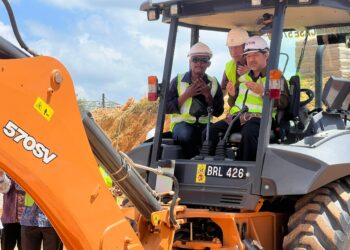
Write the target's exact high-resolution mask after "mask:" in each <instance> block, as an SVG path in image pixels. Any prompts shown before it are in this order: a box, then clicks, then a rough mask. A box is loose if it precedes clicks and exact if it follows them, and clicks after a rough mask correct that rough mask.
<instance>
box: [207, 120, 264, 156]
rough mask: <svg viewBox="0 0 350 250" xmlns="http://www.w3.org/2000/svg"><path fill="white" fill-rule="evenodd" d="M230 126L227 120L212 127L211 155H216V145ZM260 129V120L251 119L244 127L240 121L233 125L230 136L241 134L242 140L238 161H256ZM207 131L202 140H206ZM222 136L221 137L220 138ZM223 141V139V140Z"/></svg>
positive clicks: (210, 133)
mask: <svg viewBox="0 0 350 250" xmlns="http://www.w3.org/2000/svg"><path fill="white" fill-rule="evenodd" d="M228 127H229V124H228V123H227V122H226V121H225V120H221V121H218V122H216V123H214V124H211V125H210V128H209V139H210V141H211V144H212V150H211V154H214V152H215V148H216V145H217V144H218V142H219V140H220V137H223V136H224V135H225V133H226V130H227V129H228ZM259 129H260V119H259V118H255V117H254V118H251V119H250V120H249V121H247V122H246V123H245V124H244V125H241V123H240V121H239V119H238V120H237V121H236V122H235V123H234V124H233V126H232V128H231V131H230V134H232V133H237V132H240V133H241V134H242V140H241V143H240V144H239V147H238V152H237V158H236V159H237V160H242V161H255V160H256V151H257V148H258V138H259ZM205 133H206V131H205V130H204V131H203V134H202V139H203V140H204V138H205ZM220 134H221V136H220ZM221 139H222V138H221Z"/></svg>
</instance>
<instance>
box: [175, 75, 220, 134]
mask: <svg viewBox="0 0 350 250" xmlns="http://www.w3.org/2000/svg"><path fill="white" fill-rule="evenodd" d="M183 77H184V74H178V76H177V93H178V95H179V96H181V95H182V94H183V93H184V92H185V91H186V89H187V88H188V87H189V86H190V84H189V83H188V82H183V81H182V79H183ZM207 77H208V79H209V81H210V83H211V90H210V93H211V96H212V97H213V98H214V96H215V94H216V92H217V90H218V87H219V83H218V81H217V80H216V78H215V77H211V76H208V75H207ZM191 105H192V97H191V98H188V99H187V100H186V101H185V102H184V104H182V106H181V107H180V114H171V115H170V131H173V128H174V126H175V125H176V124H177V123H180V122H187V123H190V124H194V123H195V122H196V117H194V116H192V115H190V109H191ZM198 122H199V123H202V124H207V123H208V116H201V117H199V119H198Z"/></svg>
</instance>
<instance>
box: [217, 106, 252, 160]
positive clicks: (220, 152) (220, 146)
mask: <svg viewBox="0 0 350 250" xmlns="http://www.w3.org/2000/svg"><path fill="white" fill-rule="evenodd" d="M248 110H249V109H248V107H247V106H246V105H244V106H243V108H242V109H241V110H240V111H239V112H238V113H237V114H236V116H235V117H234V118H233V119H232V121H231V122H230V125H229V126H228V128H227V130H226V133H225V135H224V137H223V138H222V139H221V140H220V141H219V143H218V145H217V146H216V151H215V156H216V157H223V158H225V157H226V151H225V145H226V141H227V138H228V136H229V135H230V131H231V129H232V126H233V124H234V123H235V122H236V121H237V120H238V119H239V117H241V115H242V114H244V113H246V112H248Z"/></svg>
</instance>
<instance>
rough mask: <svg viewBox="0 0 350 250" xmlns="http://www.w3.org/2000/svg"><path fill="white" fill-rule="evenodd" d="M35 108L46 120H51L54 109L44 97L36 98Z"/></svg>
mask: <svg viewBox="0 0 350 250" xmlns="http://www.w3.org/2000/svg"><path fill="white" fill-rule="evenodd" d="M33 107H34V109H35V110H36V111H38V112H39V113H40V114H41V115H42V116H43V117H44V118H45V119H46V120H48V121H50V120H51V118H52V116H53V114H54V110H53V109H52V108H51V107H50V106H49V104H47V103H46V102H45V101H44V100H43V99H41V98H40V97H38V98H36V101H35V103H34V106H33Z"/></svg>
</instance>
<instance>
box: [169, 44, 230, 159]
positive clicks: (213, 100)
mask: <svg viewBox="0 0 350 250" xmlns="http://www.w3.org/2000/svg"><path fill="white" fill-rule="evenodd" d="M212 55H213V54H212V51H211V50H210V48H209V47H208V46H207V45H206V44H204V43H202V42H198V43H196V44H194V45H193V46H192V47H191V49H190V51H189V53H188V57H189V63H190V71H188V72H186V73H185V74H178V75H177V76H176V77H175V78H174V79H173V80H172V81H171V83H170V90H169V95H168V98H167V106H166V112H167V114H171V117H170V119H171V124H170V130H171V132H172V135H173V138H174V139H175V140H176V141H177V142H178V143H179V144H180V145H181V146H182V148H183V153H184V157H185V158H192V157H194V156H195V155H197V154H198V153H199V147H200V145H201V141H202V140H201V134H202V131H203V129H204V128H205V127H206V124H207V123H208V107H211V109H212V115H214V116H220V115H221V114H222V113H223V111H224V107H223V106H224V101H223V95H222V91H221V88H220V86H219V84H218V81H217V80H216V78H215V77H212V76H209V75H207V74H206V73H205V71H206V70H207V68H208V67H209V66H210V59H211V57H212Z"/></svg>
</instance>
